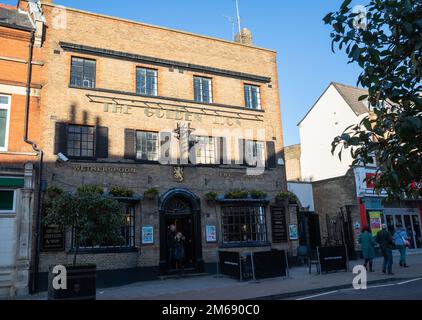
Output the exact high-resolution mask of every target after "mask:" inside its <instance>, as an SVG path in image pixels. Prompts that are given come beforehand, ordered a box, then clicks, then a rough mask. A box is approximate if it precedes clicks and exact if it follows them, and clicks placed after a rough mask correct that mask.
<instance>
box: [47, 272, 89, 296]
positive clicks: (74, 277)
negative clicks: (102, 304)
mask: <svg viewBox="0 0 422 320" xmlns="http://www.w3.org/2000/svg"><path fill="white" fill-rule="evenodd" d="M65 267H66V270H67V289H65V290H62V289H60V290H56V289H54V288H53V279H54V277H55V276H57V275H56V274H53V273H52V271H53V267H50V270H49V273H48V300H96V289H97V286H96V277H97V267H96V265H84V266H82V265H81V266H75V267H74V266H65Z"/></svg>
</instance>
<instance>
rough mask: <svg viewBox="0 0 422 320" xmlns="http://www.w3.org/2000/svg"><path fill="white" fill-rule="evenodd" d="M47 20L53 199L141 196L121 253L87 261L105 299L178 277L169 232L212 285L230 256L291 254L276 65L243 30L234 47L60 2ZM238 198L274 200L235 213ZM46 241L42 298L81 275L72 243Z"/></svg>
mask: <svg viewBox="0 0 422 320" xmlns="http://www.w3.org/2000/svg"><path fill="white" fill-rule="evenodd" d="M42 10H43V14H44V16H45V18H46V24H47V28H46V35H45V40H44V41H45V42H44V44H43V47H44V60H45V65H44V67H43V73H44V75H45V77H44V79H45V81H46V83H45V86H44V87H43V90H42V93H41V110H42V112H43V116H42V118H41V121H40V125H41V126H42V134H43V137H42V142H43V143H42V146H43V151H44V155H45V156H44V166H45V169H44V175H43V180H44V187H45V188H44V192H45V191H46V190H47V188H49V187H57V188H61V189H63V190H65V191H69V192H72V191H75V190H76V189H77V188H78V187H79V186H82V185H97V186H100V187H102V188H103V189H104V192H110V190H111V189H112V188H113V187H125V188H129V189H131V190H133V191H134V195H133V196H132V197H130V198H124V199H123V198H120V199H119V201H122V202H123V203H124V204H125V214H126V219H125V221H126V222H125V225H124V226H123V227H122V235H123V237H124V238H125V243H124V245H119V246H115V245H113V244H112V243H109V244H104V245H103V246H99V247H93V246H92V245H90V244H89V242H88V243H86V244H84V245H83V247H82V248H81V249H80V255H79V258H78V259H79V262H82V263H95V264H96V265H97V270H98V283H99V284H100V285H101V284H105V282H106V281H107V283H114V284H120V283H123V282H129V281H139V280H150V279H156V278H157V277H159V276H163V275H168V274H172V271H173V269H174V265H173V264H172V263H170V261H169V255H168V248H167V243H166V236H167V233H168V230H169V227H170V225H172V224H174V225H175V226H176V230H177V231H178V232H181V233H182V234H183V235H184V236H185V238H186V241H185V242H186V247H187V248H186V261H185V268H186V272H192V273H203V272H210V273H211V272H215V270H216V262H217V259H218V258H217V257H218V250H219V249H221V248H224V249H225V250H236V251H259V250H261V251H262V250H270V249H272V248H273V249H281V250H286V251H288V252H290V253H293V251H295V245H296V244H295V242H296V241H289V239H288V234H287V231H286V230H287V228H286V226H287V225H288V224H289V222H290V219H294V217H293V218H292V217H291V216H292V215H291V214H289V213H288V212H286V210H285V208H284V206H281V205H276V202H275V195H276V194H277V193H278V192H281V191H286V190H287V185H286V179H285V167H284V160H283V136H282V126H281V112H280V100H279V86H278V76H277V62H276V59H277V54H276V52H274V51H272V50H268V49H264V48H260V47H257V46H254V45H253V44H252V36H251V33H250V32H249V31H248V30H247V29H244V30H243V31H242V34H241V36H239V37H237V39H238V42H230V41H225V40H220V39H214V38H210V37H207V36H202V35H196V34H192V33H188V32H183V31H177V30H172V29H167V28H163V27H157V26H151V25H146V24H143V23H139V22H136V21H128V20H124V19H119V18H115V17H110V16H104V15H100V14H96V13H89V12H85V11H81V10H76V9H72V8H66V7H62V6H56V5H55V4H53V3H51V1H42ZM198 146H200V147H198ZM192 150H193V152H192ZM186 155H187V157H186ZM163 159H164V160H165V161H164V160H163ZM248 159H249V160H250V159H252V161H249V160H248ZM151 190H157V191H158V194H157V196H156V197H154V193H153V192H151ZM235 190H246V191H251V190H259V191H262V192H265V193H266V196H265V197H251V196H250V195H249V196H248V197H247V198H244V199H237V200H236V199H230V197H228V195H227V194H228V193H230V192H232V191H235ZM209 192H215V193H216V194H217V195H218V196H217V197H216V199H215V201H209V200H207V198H206V197H205V195H206V194H207V193H209ZM275 222H276V223H275ZM47 229H48V228H47ZM44 231H45V232H43V236H42V237H41V238H42V239H41V244H42V246H41V252H40V255H39V262H38V265H39V268H38V270H39V272H38V279H39V280H38V281H39V283H40V284H41V287H44V289H45V285H46V278H47V273H48V268H49V267H50V266H52V265H58V264H66V263H69V262H71V261H72V252H73V239H72V232H70V231H68V232H66V233H65V234H62V233H60V232H58V230H51V229H48V230H47V231H46V230H44Z"/></svg>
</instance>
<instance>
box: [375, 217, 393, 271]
mask: <svg viewBox="0 0 422 320" xmlns="http://www.w3.org/2000/svg"><path fill="white" fill-rule="evenodd" d="M376 241H377V242H378V243H379V245H380V248H381V252H382V255H383V257H384V262H383V264H382V272H383V273H387V272H388V274H389V275H393V274H394V273H393V236H392V235H391V233H390V231H388V229H387V225H386V224H383V225H382V230H381V231H379V232H378V234H377V236H376Z"/></svg>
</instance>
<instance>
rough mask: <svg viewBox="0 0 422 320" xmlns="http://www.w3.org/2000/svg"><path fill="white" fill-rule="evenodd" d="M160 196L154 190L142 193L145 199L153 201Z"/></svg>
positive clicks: (156, 190)
mask: <svg viewBox="0 0 422 320" xmlns="http://www.w3.org/2000/svg"><path fill="white" fill-rule="evenodd" d="M159 194H160V191H158V189H156V188H150V189H148V190H146V191H145V192H144V196H145V199H148V200H154V199H155V198H157V196H158V195H159Z"/></svg>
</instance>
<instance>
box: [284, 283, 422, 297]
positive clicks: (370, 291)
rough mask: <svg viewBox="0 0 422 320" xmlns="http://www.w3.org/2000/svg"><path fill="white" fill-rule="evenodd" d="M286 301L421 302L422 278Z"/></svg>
mask: <svg viewBox="0 0 422 320" xmlns="http://www.w3.org/2000/svg"><path fill="white" fill-rule="evenodd" d="M288 300H422V278H415V279H409V280H403V281H398V282H392V283H387V284H382V285H372V286H371V285H369V286H368V288H367V289H366V290H355V289H343V290H333V291H329V290H328V291H326V292H321V293H318V294H312V295H308V296H302V297H294V298H290V299H288Z"/></svg>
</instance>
